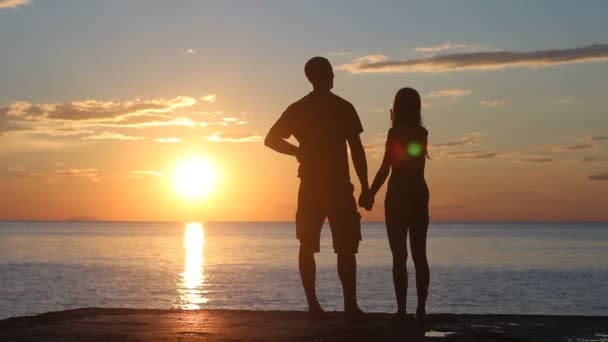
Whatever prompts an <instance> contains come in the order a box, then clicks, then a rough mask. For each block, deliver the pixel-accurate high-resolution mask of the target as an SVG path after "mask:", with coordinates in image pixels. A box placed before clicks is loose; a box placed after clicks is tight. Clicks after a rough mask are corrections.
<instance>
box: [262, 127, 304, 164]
mask: <svg viewBox="0 0 608 342" xmlns="http://www.w3.org/2000/svg"><path fill="white" fill-rule="evenodd" d="M264 145H266V146H268V147H270V148H271V149H273V150H275V151H277V152H279V153H283V154H287V155H290V156H294V157H296V158H298V160H300V148H299V147H298V146H296V145H294V144H292V143H290V142H288V141H287V140H285V139H284V138H283V137H282V136H281V135H280V134H279V133H278V132H276V130H274V129H270V132H268V134H267V135H266V139H264Z"/></svg>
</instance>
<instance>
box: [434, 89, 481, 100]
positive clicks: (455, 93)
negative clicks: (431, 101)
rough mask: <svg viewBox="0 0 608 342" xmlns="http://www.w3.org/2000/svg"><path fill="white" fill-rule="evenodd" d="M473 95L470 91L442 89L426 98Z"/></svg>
mask: <svg viewBox="0 0 608 342" xmlns="http://www.w3.org/2000/svg"><path fill="white" fill-rule="evenodd" d="M467 95H471V91H470V90H466V89H459V88H448V89H440V90H435V91H432V92H430V93H429V94H428V95H427V96H426V97H430V98H433V97H452V98H456V97H461V96H467Z"/></svg>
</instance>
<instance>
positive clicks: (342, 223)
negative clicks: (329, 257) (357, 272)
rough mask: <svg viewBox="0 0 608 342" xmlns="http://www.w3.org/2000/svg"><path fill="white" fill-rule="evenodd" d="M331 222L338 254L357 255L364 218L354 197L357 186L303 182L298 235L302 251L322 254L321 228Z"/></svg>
mask: <svg viewBox="0 0 608 342" xmlns="http://www.w3.org/2000/svg"><path fill="white" fill-rule="evenodd" d="M325 218H327V219H328V221H329V227H330V229H331V236H332V242H333V247H334V252H335V253H341V254H342V253H344V254H355V253H357V251H358V249H359V241H361V215H359V212H358V211H357V203H356V202H355V198H354V197H353V185H352V184H351V183H350V182H349V183H346V184H344V185H343V186H339V187H335V186H332V187H331V188H329V187H320V186H316V185H314V186H311V185H308V184H307V183H305V182H301V183H300V190H299V192H298V212H297V213H296V235H297V237H298V239H299V240H300V246H301V248H302V249H304V250H307V251H312V252H319V251H320V240H321V228H323V223H324V222H325Z"/></svg>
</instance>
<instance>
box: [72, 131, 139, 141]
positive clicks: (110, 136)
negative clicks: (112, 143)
mask: <svg viewBox="0 0 608 342" xmlns="http://www.w3.org/2000/svg"><path fill="white" fill-rule="evenodd" d="M82 139H83V140H141V139H143V137H138V136H130V135H124V134H120V133H113V132H102V133H100V134H95V135H89V136H88V137H84V138H82Z"/></svg>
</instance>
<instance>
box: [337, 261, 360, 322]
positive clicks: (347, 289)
mask: <svg viewBox="0 0 608 342" xmlns="http://www.w3.org/2000/svg"><path fill="white" fill-rule="evenodd" d="M338 275H339V276H340V281H341V282H342V291H343V292H344V312H345V313H347V314H360V313H361V309H359V305H358V304H357V259H356V257H355V254H354V253H338Z"/></svg>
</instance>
